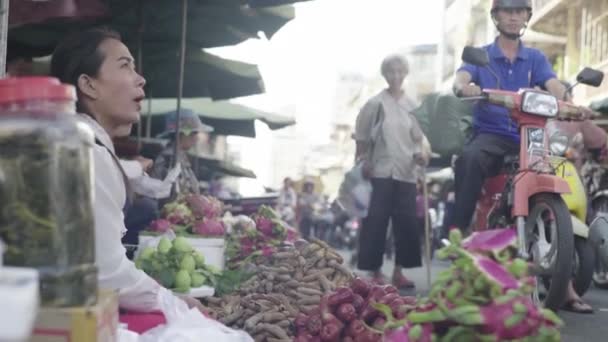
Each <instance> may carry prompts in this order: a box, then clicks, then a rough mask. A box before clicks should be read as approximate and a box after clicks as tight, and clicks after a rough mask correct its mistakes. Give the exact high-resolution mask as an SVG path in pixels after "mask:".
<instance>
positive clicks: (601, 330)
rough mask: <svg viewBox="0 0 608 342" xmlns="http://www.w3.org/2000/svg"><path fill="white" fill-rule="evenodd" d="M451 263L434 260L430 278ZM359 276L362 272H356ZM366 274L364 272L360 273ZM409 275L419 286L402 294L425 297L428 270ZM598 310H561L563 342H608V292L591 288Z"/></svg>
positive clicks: (588, 297)
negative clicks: (581, 311) (586, 312)
mask: <svg viewBox="0 0 608 342" xmlns="http://www.w3.org/2000/svg"><path fill="white" fill-rule="evenodd" d="M341 254H342V255H343V257H344V259H345V260H350V253H349V252H347V251H343V252H341ZM448 265H449V264H448V263H447V262H444V261H440V260H434V261H433V262H432V263H431V279H433V278H434V277H435V276H436V275H437V274H438V273H439V272H441V271H442V270H444V269H445V268H447V267H448ZM382 271H383V273H384V274H385V276H386V277H387V278H388V279H390V275H391V274H392V271H393V261H392V260H389V259H386V260H385V262H384V265H383V267H382ZM355 272H356V273H359V272H358V271H357V270H355ZM360 274H362V275H363V273H360ZM405 274H406V276H407V277H408V278H409V279H411V280H412V281H414V282H415V283H416V290H411V291H405V292H402V294H403V295H426V294H427V293H428V290H429V289H428V286H427V273H426V268H425V267H420V268H414V269H410V270H406V273H405ZM583 298H584V299H585V301H586V302H587V303H589V304H590V305H591V306H592V307H593V308H594V310H595V313H594V314H591V315H582V314H574V313H570V312H565V311H560V312H559V313H558V315H559V316H560V317H561V318H562V319H563V320H564V323H565V325H564V327H563V329H562V341H564V342H579V341H581V342H596V341H597V342H606V341H608V290H602V289H597V288H595V287H593V286H592V287H591V289H590V290H589V291H588V292H587V294H585V296H584V297H583Z"/></svg>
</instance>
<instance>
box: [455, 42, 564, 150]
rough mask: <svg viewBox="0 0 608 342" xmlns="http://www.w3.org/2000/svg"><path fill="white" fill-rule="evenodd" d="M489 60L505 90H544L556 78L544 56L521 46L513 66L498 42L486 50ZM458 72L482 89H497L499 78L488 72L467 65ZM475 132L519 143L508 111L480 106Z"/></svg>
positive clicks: (474, 123)
mask: <svg viewBox="0 0 608 342" xmlns="http://www.w3.org/2000/svg"><path fill="white" fill-rule="evenodd" d="M483 48H484V49H486V50H487V51H488V56H489V57H490V68H492V70H494V72H495V73H496V74H497V75H498V77H499V78H500V88H501V89H502V90H512V91H518V90H519V89H521V88H534V87H535V86H539V87H541V88H544V87H545V82H547V81H548V80H550V79H552V78H556V75H555V73H554V72H553V69H552V68H551V64H549V61H548V60H547V57H545V55H544V54H543V53H542V52H541V51H539V50H537V49H534V48H529V47H525V46H524V45H523V44H521V43H520V45H519V52H518V54H517V58H516V59H515V61H514V62H513V63H511V61H510V60H509V59H508V58H507V57H505V55H504V54H503V53H502V50H500V48H499V47H498V44H497V42H496V41H494V43H492V44H490V45H487V46H484V47H483ZM458 71H466V72H468V73H469V74H471V81H472V82H473V83H475V84H477V85H478V86H480V87H481V88H482V89H496V78H495V77H494V76H493V75H492V74H491V73H490V72H489V71H488V70H487V69H486V68H480V67H478V66H475V65H471V64H467V63H464V64H463V65H462V66H461V67H460V68H459V69H458ZM473 129H474V130H475V133H476V134H479V133H490V134H497V135H502V136H506V137H509V138H512V139H513V140H515V141H519V130H518V128H517V125H516V124H515V122H513V120H511V119H510V117H509V111H508V110H507V109H506V108H503V107H500V106H496V105H491V104H488V103H486V102H483V101H481V102H479V103H477V104H476V105H475V108H474V111H473Z"/></svg>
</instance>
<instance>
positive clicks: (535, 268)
mask: <svg viewBox="0 0 608 342" xmlns="http://www.w3.org/2000/svg"><path fill="white" fill-rule="evenodd" d="M462 59H463V61H465V62H467V63H469V64H473V65H477V66H479V67H483V68H487V69H488V70H489V71H490V72H491V73H493V74H494V75H495V72H494V71H493V70H491V68H490V67H489V57H488V54H487V51H486V50H485V49H479V48H473V47H465V49H464V51H463V54H462ZM496 79H497V86H496V89H483V90H482V95H481V96H477V97H470V98H465V100H476V101H486V102H488V103H491V104H494V105H498V106H502V107H505V108H507V109H509V110H510V118H511V120H513V122H515V123H516V124H517V125H518V128H519V131H520V152H519V155H517V156H512V155H508V156H505V158H504V161H503V168H502V171H501V172H500V174H499V175H498V176H495V177H491V178H488V179H486V181H485V184H484V187H483V190H482V194H481V197H480V199H479V201H478V205H477V209H476V210H477V213H476V220H477V222H476V229H487V228H490V229H492V228H504V227H509V226H513V225H514V226H515V229H516V231H517V237H518V254H519V256H520V257H521V258H523V259H524V260H529V262H530V263H531V268H530V270H531V272H532V273H533V274H534V275H535V276H536V277H537V279H538V280H539V281H537V282H536V284H537V285H536V289H535V291H534V295H533V299H534V300H535V303H537V304H538V305H544V306H545V307H547V308H549V309H552V310H558V309H559V308H560V307H561V306H562V304H563V302H564V301H565V299H566V294H567V290H568V285H569V282H570V279H571V276H572V268H573V265H572V264H573V263H572V256H573V255H574V236H573V228H572V220H571V217H570V211H569V209H568V207H567V206H566V203H565V201H564V199H563V198H562V197H561V195H562V194H565V193H568V192H570V188H569V186H568V183H567V182H566V181H565V180H564V179H562V178H560V177H558V176H557V175H556V170H555V167H554V166H553V162H552V159H553V158H555V157H553V156H551V153H550V151H549V149H548V145H549V141H548V137H547V136H546V134H545V132H544V131H545V125H546V123H547V121H548V120H549V119H578V118H580V117H581V109H580V108H579V107H577V106H574V105H572V104H569V103H566V102H562V101H560V100H558V99H557V98H556V97H555V96H553V95H551V94H548V93H546V92H543V91H538V90H535V89H521V90H519V91H517V92H513V91H505V90H498V89H500V82H499V81H498V80H499V78H498V77H496ZM577 79H578V81H579V82H580V83H584V84H588V85H592V86H599V85H600V84H601V81H602V80H603V73H600V72H597V71H594V70H592V69H588V68H586V69H584V70H583V71H582V72H581V73H580V74H579V75H578V77H577ZM546 279H548V280H550V282H547V281H545V280H546ZM541 283H542V284H546V285H545V289H546V291H545V292H544V293H541V291H542V289H541ZM543 295H544V296H543Z"/></svg>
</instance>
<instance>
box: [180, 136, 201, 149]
mask: <svg viewBox="0 0 608 342" xmlns="http://www.w3.org/2000/svg"><path fill="white" fill-rule="evenodd" d="M197 142H198V133H197V132H192V133H190V134H189V135H185V134H180V135H179V145H180V146H181V148H182V150H184V151H188V150H189V149H191V148H192V147H194V146H195V145H196V143H197Z"/></svg>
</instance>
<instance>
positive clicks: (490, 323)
mask: <svg viewBox="0 0 608 342" xmlns="http://www.w3.org/2000/svg"><path fill="white" fill-rule="evenodd" d="M449 316H450V318H451V319H453V320H454V321H456V322H458V323H461V324H464V325H476V326H479V328H478V329H479V332H480V333H481V334H484V335H492V336H495V337H497V338H499V340H501V341H504V340H512V339H520V338H525V337H530V336H536V335H537V334H539V333H541V328H542V327H545V328H555V327H558V326H560V325H562V324H563V323H562V321H561V320H560V319H559V318H558V317H557V316H556V315H555V314H554V313H553V312H551V311H549V310H540V309H539V308H537V307H536V306H535V305H534V303H533V302H532V300H531V299H530V297H523V296H519V297H515V298H511V299H506V300H496V301H494V302H493V303H491V304H490V305H486V306H482V307H478V306H473V305H469V306H461V307H459V308H456V309H454V310H452V311H451V312H450V313H449Z"/></svg>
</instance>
